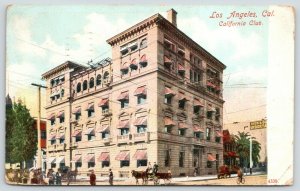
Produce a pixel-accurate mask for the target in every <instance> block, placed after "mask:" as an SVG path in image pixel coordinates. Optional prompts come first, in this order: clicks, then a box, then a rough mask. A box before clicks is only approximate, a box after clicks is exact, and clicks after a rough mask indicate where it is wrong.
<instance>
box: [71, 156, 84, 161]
mask: <svg viewBox="0 0 300 191" xmlns="http://www.w3.org/2000/svg"><path fill="white" fill-rule="evenodd" d="M81 160H82V157H81V155H75V157H74V159H73V160H72V162H81Z"/></svg>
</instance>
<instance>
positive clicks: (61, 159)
mask: <svg viewBox="0 0 300 191" xmlns="http://www.w3.org/2000/svg"><path fill="white" fill-rule="evenodd" d="M56 163H57V164H59V163H65V157H64V156H60V157H58V158H57V159H56Z"/></svg>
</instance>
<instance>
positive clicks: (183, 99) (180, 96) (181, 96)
mask: <svg viewBox="0 0 300 191" xmlns="http://www.w3.org/2000/svg"><path fill="white" fill-rule="evenodd" d="M178 99H179V100H180V101H189V100H188V99H187V97H186V96H185V95H184V94H183V93H179V98H178Z"/></svg>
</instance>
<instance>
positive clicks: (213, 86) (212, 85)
mask: <svg viewBox="0 0 300 191" xmlns="http://www.w3.org/2000/svg"><path fill="white" fill-rule="evenodd" d="M206 85H207V86H210V87H212V88H215V87H216V86H215V85H214V84H213V83H211V82H207V83H206Z"/></svg>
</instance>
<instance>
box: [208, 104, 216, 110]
mask: <svg viewBox="0 0 300 191" xmlns="http://www.w3.org/2000/svg"><path fill="white" fill-rule="evenodd" d="M207 111H209V112H214V111H215V110H214V109H213V107H212V106H211V105H208V106H207Z"/></svg>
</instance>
